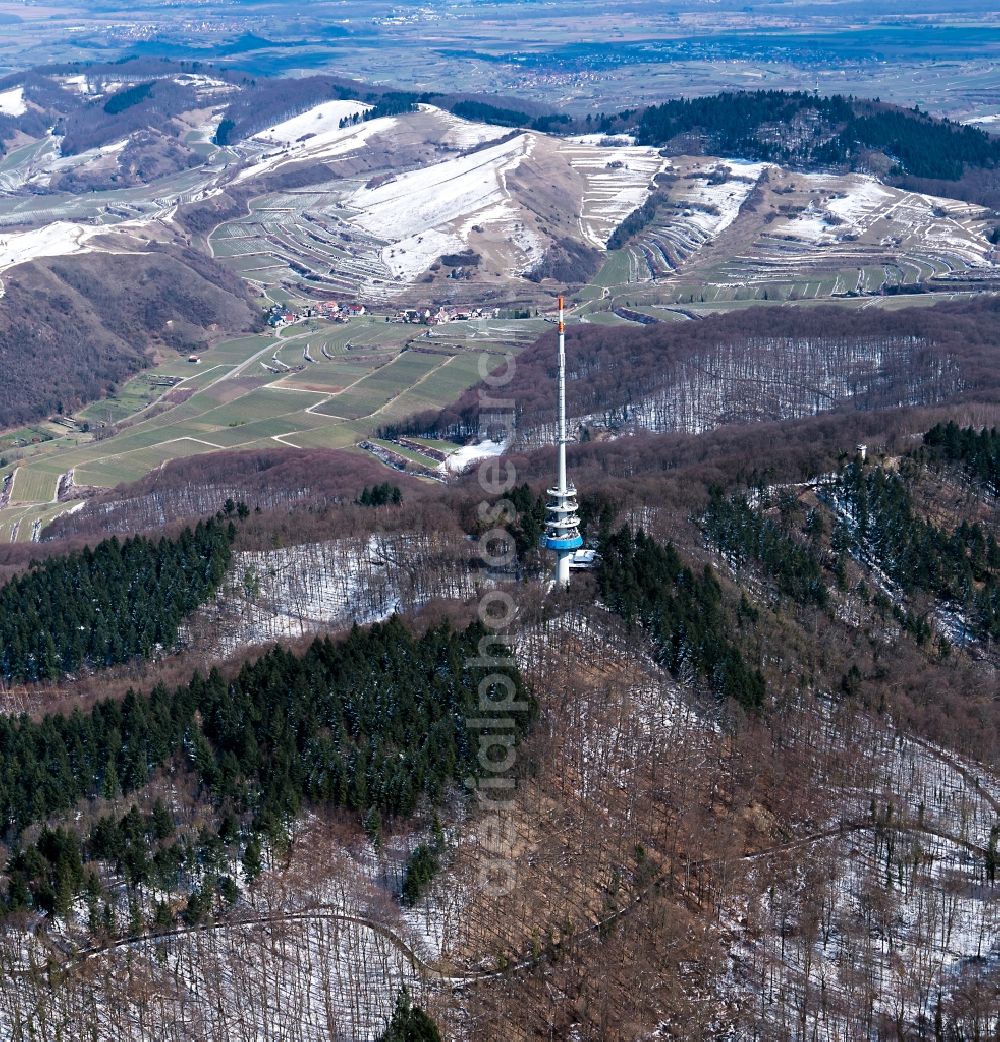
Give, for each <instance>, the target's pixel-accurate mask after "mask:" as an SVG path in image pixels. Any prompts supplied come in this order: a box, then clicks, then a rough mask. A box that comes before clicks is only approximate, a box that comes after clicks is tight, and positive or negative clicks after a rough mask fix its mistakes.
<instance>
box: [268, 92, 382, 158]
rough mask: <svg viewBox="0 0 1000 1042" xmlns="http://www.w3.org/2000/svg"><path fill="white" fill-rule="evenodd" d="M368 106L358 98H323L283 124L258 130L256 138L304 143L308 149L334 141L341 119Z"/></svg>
mask: <svg viewBox="0 0 1000 1042" xmlns="http://www.w3.org/2000/svg"><path fill="white" fill-rule="evenodd" d="M370 108H371V105H366V104H365V103H364V102H361V101H325V102H323V104H322V105H316V106H315V107H314V108H311V109H307V110H306V111H305V112H303V113H301V114H300V115H298V116H295V117H293V118H292V119H288V120H285V122H284V123H279V124H278V125H277V126H274V127H271V128H270V129H269V130H264V131H261V132H260V133H259V134H257V135H256V137H257V140H259V141H262V142H264V143H265V144H267V145H286V146H291V145H295V144H297V143H305V142H308V143H309V147H310V148H312V147H313V146H316V145H321V144H323V143H325V142H329V141H331V140H336V138H338V137H339V136H340V131H341V126H340V122H341V120H343V119H350V118H352V117H353V116H358V115H362V114H363V113H365V112H367V111H368V110H369V109H370Z"/></svg>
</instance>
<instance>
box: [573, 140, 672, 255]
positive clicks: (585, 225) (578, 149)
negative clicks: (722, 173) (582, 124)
mask: <svg viewBox="0 0 1000 1042" xmlns="http://www.w3.org/2000/svg"><path fill="white" fill-rule="evenodd" d="M602 140H604V138H603V136H602V135H599V134H588V135H585V136H583V137H575V138H569V139H568V140H566V141H565V142H560V145H559V152H560V155H562V156H563V157H564V158H565V159H566V160H567V161H568V162H569V164H570V166H571V167H572V168H573V169H574V170H575V171H576V172H577V173H578V174H579V175H580V176H581V177H582V179H583V185H584V187H583V199H582V204H581V210H580V233H581V235H582V237H583V239H584V240H585V241H586V242H589V243H590V244H591V245H592V246H596V247H597V248H598V249H602V250H603V249H604V244H605V243H606V242H607V241H608V238H609V237H610V236H611V233H612V232H613V231H614V230H615V229H616V228H617V227H618V225H619V224H621V222H622V221H623V220H624V219H625V218H626V217H627V216H628V215H629V214H630V213H631V212H632V211H633V210H635V209H637V208H638V207H640V206H641V205H642V204H643V202H645V200H646V197H647V196H648V195H649V192H650V189H651V188H652V187H653V186H654V181H653V179H654V178H655V177H656V175H657V174H658V173H660V172H661V171H662V170H664V169H665V168H666V167H668V166H669V165H670V161H669V160H667V159H664V158H663V157H662V156H661V155H660V154H659V153H658V152H657V150H656V149H654V148H640V147H636V146H617V145H601V144H600V143H599V142H600V141H602Z"/></svg>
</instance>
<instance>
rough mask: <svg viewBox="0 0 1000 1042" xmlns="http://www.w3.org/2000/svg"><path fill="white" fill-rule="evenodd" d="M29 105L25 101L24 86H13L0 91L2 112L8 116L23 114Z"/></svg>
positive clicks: (0, 108) (0, 109)
mask: <svg viewBox="0 0 1000 1042" xmlns="http://www.w3.org/2000/svg"><path fill="white" fill-rule="evenodd" d="M27 108H28V106H27V105H25V103H24V87H11V89H10V90H5V91H2V92H0V112H2V113H3V114H4V115H6V116H23V115H24V113H25V112H26V111H27Z"/></svg>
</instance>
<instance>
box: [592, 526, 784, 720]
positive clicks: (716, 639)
mask: <svg viewBox="0 0 1000 1042" xmlns="http://www.w3.org/2000/svg"><path fill="white" fill-rule="evenodd" d="M600 555H601V561H602V565H601V570H600V573H599V583H600V590H601V595H602V597H603V598H604V602H605V604H607V606H608V608H610V609H611V610H612V611H614V612H617V613H618V614H619V615H621V616H622V617H623V618H624V619H625V620H626V621H627V622H628V623H630V624H640V625H641V626H642V627H643V628H644V629H645V630H646V631H647V632H648V633H649V634H650V636H651V637H652V639H653V643H654V645H655V647H656V651H657V659H658V661H659V662H660V664H661V665H662V666H664V667H665V668H666V669H668V670H669V671H670V673H671V674H672V675H673V676H675V677H678V678H686V677H693V676H695V675H700V676H702V677H703V678H705V679H706V680H707V681H708V682H709V685H710V686H711V688H712V690H713V691H714V692H715V693H716V694H717V695H718V696H719V697H720V698H732V699H735V701H737V702H738V703H739V704H740V705H742V706H745V707H748V708H755V707H758V706H761V705H763V702H764V697H765V694H766V687H765V683H764V678H763V676H762V675H761V673H760V671H759V670H755V669H752V668H751V667H750V666H749V665H748V664H747V662H746V660H745V659H744V657H743V655H742V653H741V651H740V649H739V648H738V647H737V646H736V645H735V644H734V643H733V642H732V640H730V638H729V625H728V622H727V619H726V613H725V611H724V609H723V603H722V589H721V587H720V586H719V582H718V580H717V579H716V578H715V575H714V573H713V572H712V569H711V568H710V567H709V566H708V565H706V566H705V569H704V571H703V573H702V574H701V575H700V576H699V575H696V574H695V573H694V572H693V571H692V570H691V569H690V568H688V567H687V566H686V565H685V564H684V562H683V561H682V560H681V557H680V555H679V554H678V553H677V550H676V549H675V547H674V545H673V544H672V543H667V544H666V545H661V544H659V543H657V542H656V540H655V539H652V538H651V537H649V536H647V535H646V534H645V533H644V532H643V531H642V530H641V529H640V530H639V531H638V532H636V533H634V534H633V532H632V529H631V528H629V527H628V526H626V527H624V528H621V529H620V530H619V531H618V532H616V533H615V534H613V535H608V536H607V537H605V538H604V539H602V541H601V548H600Z"/></svg>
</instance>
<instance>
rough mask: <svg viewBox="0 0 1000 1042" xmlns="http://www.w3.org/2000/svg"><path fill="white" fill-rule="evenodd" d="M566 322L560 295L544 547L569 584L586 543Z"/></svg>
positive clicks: (560, 580) (559, 577) (560, 582)
mask: <svg viewBox="0 0 1000 1042" xmlns="http://www.w3.org/2000/svg"><path fill="white" fill-rule="evenodd" d="M567 440H568V439H567V437H566V323H565V321H564V318H563V298H562V297H560V298H559V429H558V444H559V474H558V478H557V481H556V486H555V488H550V489H548V490H547V495H548V497H549V502H548V504H547V506H546V508H545V509H546V510H547V511H548V513H549V517H548V520H547V521H546V522H545V549H546V550H552V551H554V552H555V555H556V567H555V574H554V578H555V582H556V585H557V586H568V585H569V562H570V559H571V558H572V556H573V553H574V551H576V550H579V549H580V547H581V546H583V539H582V537H581V536H580V518H579V517H578V516H577V510H578V509H579V508H578V506H577V502H576V487H575V486H574V485H570V484H569V483H568V482H567V481H566V442H567Z"/></svg>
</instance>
